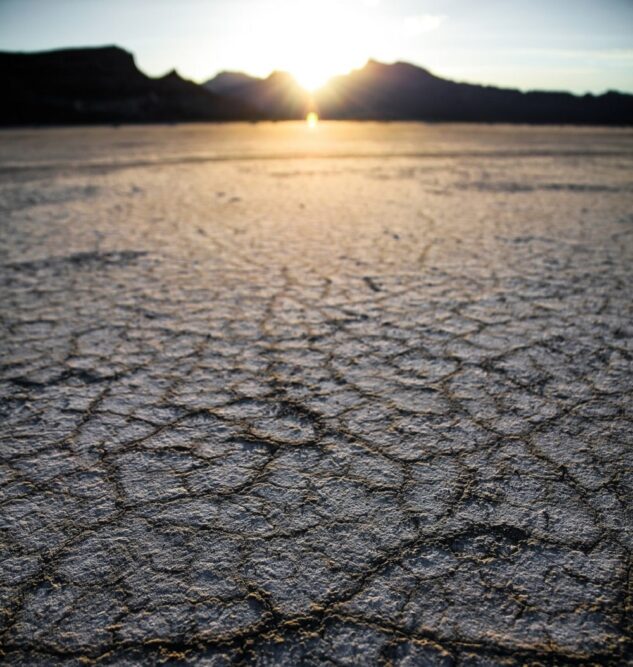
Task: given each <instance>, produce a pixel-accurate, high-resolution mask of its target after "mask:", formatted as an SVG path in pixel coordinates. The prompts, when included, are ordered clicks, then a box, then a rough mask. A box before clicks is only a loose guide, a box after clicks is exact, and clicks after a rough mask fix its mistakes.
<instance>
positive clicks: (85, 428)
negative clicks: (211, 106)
mask: <svg viewBox="0 0 633 667" xmlns="http://www.w3.org/2000/svg"><path fill="white" fill-rule="evenodd" d="M632 285H633V132H632V131H631V130H606V129H596V128H585V129H579V128H555V127H549V128H537V127H533V128H530V127H509V126H466V125H423V124H407V123H393V124H375V123H320V124H319V125H318V127H317V128H316V129H314V130H309V129H308V128H307V126H306V125H305V124H302V123H276V124H273V123H271V124H265V123H262V124H253V125H239V124H235V125H191V126H186V125H185V126H164V127H159V126H156V127H119V128H114V127H113V128H110V127H108V128H106V127H103V128H84V129H82V128H74V129H50V130H44V129H33V130H20V131H17V130H11V131H9V130H5V131H2V132H1V133H0V299H1V303H2V313H1V320H0V325H1V327H2V333H1V338H2V342H1V349H2V362H1V365H0V414H1V417H2V419H1V423H0V429H1V432H2V444H1V447H0V459H1V464H2V465H1V467H0V483H1V486H0V530H1V539H2V542H1V547H0V548H1V552H0V595H1V603H0V610H1V614H0V632H1V644H2V651H3V654H4V660H5V661H6V662H7V663H9V664H23V665H33V664H68V665H80V664H82V665H85V664H92V663H96V664H99V665H110V664H117V665H138V664H148V665H149V664H162V663H163V662H165V663H168V664H188V663H191V664H200V665H209V666H216V665H217V666H219V665H228V664H249V665H250V664H254V665H372V664H384V665H402V666H407V667H411V666H414V665H443V666H449V665H468V666H470V667H474V666H483V665H490V666H492V665H529V664H534V665H555V664H574V665H590V664H594V663H596V664H597V663H599V664H611V665H621V664H626V663H627V662H628V661H630V660H631V604H632V600H631V581H630V577H631V547H632V537H633V536H632V530H631V525H632V523H631V500H632V496H633V466H632V463H633V461H632V454H631V450H632V445H633V401H632V396H633V373H632V371H633V362H632V359H633V357H632V354H633V339H632V334H633V301H632V299H631V296H632V294H633V292H632V287H631V286H632Z"/></svg>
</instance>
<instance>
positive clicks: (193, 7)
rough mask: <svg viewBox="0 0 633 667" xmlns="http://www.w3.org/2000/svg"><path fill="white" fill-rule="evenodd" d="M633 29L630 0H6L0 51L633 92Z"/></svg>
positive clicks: (200, 78) (144, 66) (319, 79)
mask: <svg viewBox="0 0 633 667" xmlns="http://www.w3.org/2000/svg"><path fill="white" fill-rule="evenodd" d="M631 26H633V2H632V1H631V0H556V2H552V1H551V0H531V1H530V2H529V3H527V2H525V0H504V1H503V2H502V3H501V2H500V0H479V2H473V1H472V0H134V2H130V1H129V0H0V50H6V51H46V50H49V49H60V48H69V47H82V46H104V45H110V44H116V45H117V46H120V47H122V48H124V49H126V50H128V51H131V52H132V53H133V54H134V56H135V58H136V62H137V65H138V67H139V69H141V71H143V72H144V73H146V74H147V75H149V76H153V77H157V76H162V75H164V74H165V73H166V72H168V71H170V70H172V69H176V70H177V71H178V72H179V73H180V74H181V75H182V76H184V77H185V78H188V79H193V80H194V81H197V82H199V83H203V82H205V81H207V80H208V79H211V78H212V77H213V76H215V75H216V74H217V73H218V72H221V71H226V70H230V71H241V72H244V73H247V74H250V75H252V76H257V77H267V76H268V75H269V74H270V73H271V72H273V71H286V72H289V73H290V74H292V75H293V76H294V77H295V79H296V80H297V81H298V82H299V83H300V84H301V85H302V86H304V87H305V88H306V89H308V90H314V89H315V88H318V87H319V86H321V85H322V84H324V83H325V82H326V81H327V80H328V79H329V78H330V77H332V76H335V75H338V74H345V73H347V72H349V71H350V70H352V69H357V68H359V67H362V66H363V65H364V64H365V63H366V62H367V60H369V59H374V60H378V61H380V62H388V63H390V62H395V61H398V60H400V61H406V62H410V63H412V64H413V65H419V66H421V67H424V68H426V69H429V70H431V71H432V72H433V73H434V74H436V75H437V76H440V77H444V78H449V79H454V80H457V81H464V82H470V83H480V84H488V85H496V86H504V87H511V88H518V89H520V90H533V89H540V90H568V91H570V92H574V93H581V94H582V93H586V92H592V93H602V92H605V91H606V90H614V89H615V90H621V91H623V92H632V93H633V30H631ZM148 27H151V29H150V30H148Z"/></svg>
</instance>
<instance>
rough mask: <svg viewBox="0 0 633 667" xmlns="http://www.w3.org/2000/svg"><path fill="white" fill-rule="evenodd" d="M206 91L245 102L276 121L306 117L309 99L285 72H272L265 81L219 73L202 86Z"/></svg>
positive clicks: (310, 102) (309, 104)
mask: <svg viewBox="0 0 633 667" xmlns="http://www.w3.org/2000/svg"><path fill="white" fill-rule="evenodd" d="M202 85H203V86H204V87H205V88H206V89H207V90H210V91H213V92H216V93H220V92H221V93H223V94H224V95H227V96H231V97H233V98H234V99H236V100H240V101H242V102H245V103H246V104H248V105H249V106H252V107H254V108H255V109H257V110H258V111H259V112H261V113H263V114H264V115H265V116H266V117H267V118H272V119H275V120H291V119H298V118H305V116H306V113H307V112H308V111H309V110H310V108H311V105H312V98H311V96H310V95H309V93H307V92H306V91H305V90H304V89H303V88H301V86H299V84H298V83H297V82H296V81H295V80H294V78H293V77H292V76H291V75H290V74H288V73H287V72H273V73H272V74H271V75H270V76H269V77H267V78H266V79H259V78H257V77H253V76H248V75H245V74H241V73H237V72H220V74H218V75H217V76H216V77H214V78H213V79H210V80H209V81H207V82H206V83H204V84H202Z"/></svg>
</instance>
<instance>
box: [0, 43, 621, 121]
mask: <svg viewBox="0 0 633 667" xmlns="http://www.w3.org/2000/svg"><path fill="white" fill-rule="evenodd" d="M0 82H1V86H2V90H4V91H5V92H4V96H3V99H4V100H5V101H4V103H3V104H2V105H0V124H1V125H23V124H74V123H152V122H179V121H183V122H184V121H221V120H259V119H274V120H282V119H299V118H304V117H305V115H306V113H307V112H308V111H310V110H316V111H317V112H318V113H319V115H320V116H321V117H322V118H326V119H328V118H329V119H364V120H424V121H462V122H503V123H555V124H562V123H574V124H595V125H633V95H625V94H622V93H617V92H609V93H605V94H604V95H597V96H596V95H584V96H576V95H572V94H570V93H564V92H560V93H558V92H528V93H522V92H520V91H518V90H513V89H504V88H496V87H493V86H481V85H474V84H466V83H457V82H455V81H449V80H447V79H442V78H440V77H437V76H435V75H434V74H432V73H431V72H429V71H428V70H426V69H423V68H421V67H416V66H415V65H411V64H408V63H403V62H397V63H394V64H391V65H387V64H383V63H379V62H376V61H375V60H370V61H368V62H367V64H366V65H365V66H364V67H362V68H361V69H358V70H354V71H352V72H350V73H349V74H347V75H344V76H337V77H334V78H333V79H331V80H330V81H329V83H328V84H327V85H326V86H325V87H323V88H322V89H321V90H319V91H317V92H316V93H315V94H314V95H313V96H312V95H310V94H308V93H307V92H306V91H305V90H303V89H302V88H301V87H300V86H299V85H298V84H297V83H296V81H295V80H294V79H293V78H292V76H291V75H290V74H287V73H286V72H273V73H272V74H271V75H270V76H269V77H267V78H265V79H262V78H257V77H252V76H249V75H248V74H244V73H241V72H222V73H220V74H218V75H217V76H215V77H214V78H213V79H211V80H209V81H207V82H206V83H205V84H204V85H202V86H201V85H198V84H196V83H194V82H192V81H187V80H185V79H183V78H182V77H180V76H179V75H178V74H177V73H176V72H175V71H172V72H170V73H169V74H167V75H165V76H164V77H161V78H157V79H154V78H150V77H148V76H146V75H145V74H143V73H142V72H141V71H140V70H139V69H138V68H137V67H136V64H135V63H134V57H133V56H132V54H131V53H128V52H127V51H124V50H123V49H120V48H118V47H116V46H108V47H99V48H82V49H65V50H59V51H49V52H42V53H6V52H0Z"/></svg>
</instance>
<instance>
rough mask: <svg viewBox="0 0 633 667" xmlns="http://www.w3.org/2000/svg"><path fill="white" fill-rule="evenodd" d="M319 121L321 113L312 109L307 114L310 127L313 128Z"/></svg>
mask: <svg viewBox="0 0 633 667" xmlns="http://www.w3.org/2000/svg"><path fill="white" fill-rule="evenodd" d="M318 122H319V114H318V113H316V112H315V111H310V113H309V114H308V115H307V116H306V123H307V124H308V127H309V128H310V129H311V130H313V129H314V128H315V127H316V126H317V123H318Z"/></svg>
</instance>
